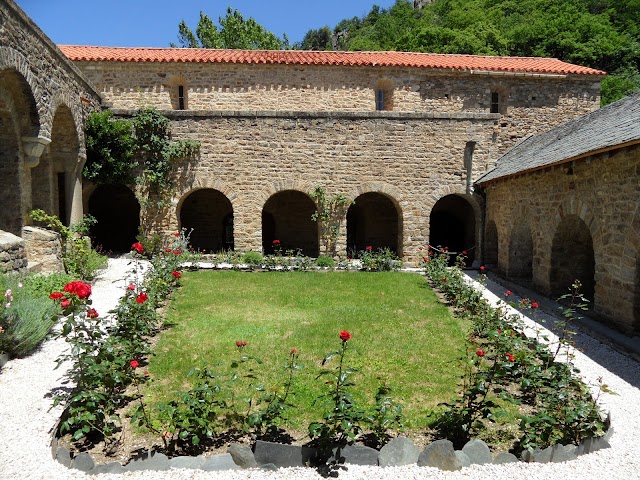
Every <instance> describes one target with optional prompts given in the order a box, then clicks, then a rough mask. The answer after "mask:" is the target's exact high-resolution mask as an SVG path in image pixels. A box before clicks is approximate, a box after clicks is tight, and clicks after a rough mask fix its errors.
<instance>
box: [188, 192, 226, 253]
mask: <svg viewBox="0 0 640 480" xmlns="http://www.w3.org/2000/svg"><path fill="white" fill-rule="evenodd" d="M179 205H180V206H179V209H178V219H179V223H178V224H179V227H180V228H184V229H186V231H187V233H190V238H189V242H190V244H191V246H192V247H193V248H194V249H195V250H197V251H201V252H205V251H206V252H212V253H216V252H220V251H225V250H233V248H234V237H233V205H232V204H231V201H230V200H229V199H228V198H227V197H226V196H225V195H224V193H222V192H221V191H220V190H216V189H213V188H198V189H196V190H191V191H190V192H189V193H187V194H186V195H185V196H184V197H183V198H182V199H181V200H180V202H179Z"/></svg>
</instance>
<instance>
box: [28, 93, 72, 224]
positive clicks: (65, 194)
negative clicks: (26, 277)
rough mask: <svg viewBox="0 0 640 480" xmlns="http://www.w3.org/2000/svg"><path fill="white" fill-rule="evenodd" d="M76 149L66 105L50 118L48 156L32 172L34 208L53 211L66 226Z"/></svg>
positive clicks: (69, 211)
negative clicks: (51, 123)
mask: <svg viewBox="0 0 640 480" xmlns="http://www.w3.org/2000/svg"><path fill="white" fill-rule="evenodd" d="M78 150H79V142H78V134H77V132H76V125H75V122H74V120H73V115H72V114H71V110H69V108H68V107H67V106H66V105H61V106H60V107H59V108H58V109H57V110H56V114H55V116H54V118H53V127H52V130H51V144H50V145H49V153H48V155H46V156H45V155H43V156H42V157H41V159H40V163H39V164H38V165H37V166H36V167H34V168H32V169H31V198H32V204H33V208H41V209H43V210H45V211H47V212H53V213H54V214H55V215H57V216H58V218H60V220H61V221H62V223H64V224H65V225H67V226H68V225H69V222H70V216H71V205H70V199H71V197H72V194H73V192H72V190H73V182H74V181H75V173H74V168H75V167H76V164H77V162H78Z"/></svg>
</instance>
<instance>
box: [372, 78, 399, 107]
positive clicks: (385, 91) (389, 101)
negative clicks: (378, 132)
mask: <svg viewBox="0 0 640 480" xmlns="http://www.w3.org/2000/svg"><path fill="white" fill-rule="evenodd" d="M393 91H394V82H393V80H392V79H390V78H380V79H378V81H377V82H376V85H375V89H374V92H375V101H376V103H375V105H376V110H378V111H391V110H393Z"/></svg>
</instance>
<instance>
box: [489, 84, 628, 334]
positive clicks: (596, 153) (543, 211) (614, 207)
mask: <svg viewBox="0 0 640 480" xmlns="http://www.w3.org/2000/svg"><path fill="white" fill-rule="evenodd" d="M477 184H478V185H479V186H480V187H481V188H482V190H483V191H484V194H485V196H486V202H485V204H486V213H485V217H486V218H485V261H486V262H487V263H490V264H495V265H497V268H498V270H499V271H500V272H502V273H503V274H504V275H505V276H506V277H508V278H511V279H513V280H515V281H516V282H518V283H521V284H525V285H529V286H532V287H534V288H535V289H537V290H539V291H542V292H544V293H547V294H549V295H551V296H552V297H557V296H560V295H563V294H565V293H567V292H568V287H569V286H570V285H571V284H572V283H573V281H574V280H576V279H577V280H580V282H581V283H582V286H583V293H584V294H585V295H586V297H587V298H589V299H590V300H591V302H592V303H593V310H594V313H595V314H596V315H600V316H602V317H604V318H608V319H610V320H611V322H613V323H614V324H615V325H616V326H617V327H618V328H619V329H621V330H623V331H625V332H627V333H628V334H630V335H634V334H635V335H639V334H640V93H636V94H634V95H631V96H629V97H626V98H625V99H623V100H620V101H618V102H616V103H614V104H611V105H608V106H606V107H604V108H602V109H600V110H597V111H595V112H592V113H590V114H589V115H586V116H584V117H580V118H577V119H575V120H572V121H570V122H567V123H564V124H562V125H560V126H557V127H555V128H553V129H551V130H549V131H547V132H545V133H543V134H541V135H537V136H532V137H530V138H527V139H525V140H524V141H522V142H521V143H519V144H518V145H516V146H515V147H514V148H512V149H511V150H510V151H509V152H508V153H507V154H505V155H504V156H503V157H501V158H500V159H499V160H498V162H497V165H496V168H495V169H494V170H492V171H491V172H489V173H487V174H486V175H484V176H483V177H482V178H480V179H479V180H478V182H477Z"/></svg>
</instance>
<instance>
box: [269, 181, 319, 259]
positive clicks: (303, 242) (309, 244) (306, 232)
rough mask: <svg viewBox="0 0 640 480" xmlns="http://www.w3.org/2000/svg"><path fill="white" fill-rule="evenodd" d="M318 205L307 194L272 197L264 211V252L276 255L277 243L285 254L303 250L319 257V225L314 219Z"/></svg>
mask: <svg viewBox="0 0 640 480" xmlns="http://www.w3.org/2000/svg"><path fill="white" fill-rule="evenodd" d="M315 211H316V204H315V203H314V202H313V200H311V198H309V196H308V195H306V194H305V193H302V192H298V191H295V190H285V191H283V192H279V193H276V194H274V195H272V196H271V197H270V198H269V200H267V202H266V203H265V204H264V207H263V209H262V249H263V251H264V253H266V254H271V253H274V244H273V241H274V240H279V242H280V243H279V248H280V249H281V250H282V251H287V250H293V251H297V250H300V251H301V252H302V254H303V255H306V256H309V257H317V256H318V254H319V252H320V243H319V239H318V224H317V222H314V221H313V220H312V219H311V216H312V215H313V214H314V213H315Z"/></svg>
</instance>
